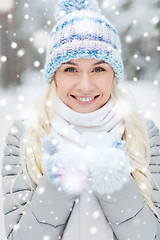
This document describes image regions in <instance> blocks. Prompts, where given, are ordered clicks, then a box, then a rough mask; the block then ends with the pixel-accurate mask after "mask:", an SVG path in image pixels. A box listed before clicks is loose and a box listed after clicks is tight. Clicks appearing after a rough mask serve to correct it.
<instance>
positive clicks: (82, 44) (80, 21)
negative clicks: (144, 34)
mask: <svg viewBox="0 0 160 240" xmlns="http://www.w3.org/2000/svg"><path fill="white" fill-rule="evenodd" d="M96 9H97V10H96ZM56 11H57V13H56V18H57V19H58V22H57V24H56V26H55V27H54V28H53V29H52V31H51V34H50V37H49V41H48V46H47V54H46V64H45V69H44V77H45V79H46V81H47V82H51V80H52V78H53V76H54V73H55V71H56V70H57V69H58V68H59V67H60V66H61V65H62V64H63V63H66V62H68V61H69V60H71V59H79V58H82V57H83V58H87V59H90V58H95V59H101V60H104V61H105V62H107V63H108V64H109V65H110V66H111V67H112V68H113V70H114V72H115V77H116V79H117V80H118V81H119V80H122V79H123V78H124V66H123V62H122V59H121V43H120V39H119V36H118V33H117V31H116V29H115V28H114V26H113V25H112V24H111V23H110V22H109V20H108V19H106V18H105V17H104V16H102V15H101V14H100V10H99V8H98V5H97V3H96V2H95V1H94V0H92V1H86V0H61V1H59V2H58V4H57V7H56Z"/></svg>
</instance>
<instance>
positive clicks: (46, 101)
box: [20, 80, 160, 219]
mask: <svg viewBox="0 0 160 240" xmlns="http://www.w3.org/2000/svg"><path fill="white" fill-rule="evenodd" d="M56 96H57V92H56V86H55V83H54V81H52V82H51V83H50V84H49V85H48V87H47V89H46V92H45V94H44V96H42V97H40V98H39V99H38V101H37V102H36V105H35V110H34V112H33V116H32V117H31V119H30V120H29V122H28V125H27V126H26V129H25V132H24V134H23V137H22V139H21V144H20V155H21V159H22V167H23V173H24V175H25V177H26V180H27V182H28V184H29V185H30V186H31V190H32V191H34V190H35V188H36V186H37V185H38V183H39V181H40V178H41V176H42V175H43V171H42V165H41V157H42V147H41V142H40V139H41V138H43V137H44V136H45V135H46V134H48V133H49V132H50V128H51V126H50V121H51V119H52V118H53V116H54V104H55V98H56ZM111 97H112V98H113V99H114V101H115V102H116V104H117V105H119V107H120V108H121V110H122V113H123V116H124V124H125V132H124V134H123V140H124V141H125V145H126V149H127V152H128V155H129V156H130V159H131V174H132V177H133V178H134V180H135V182H136V184H137V186H138V188H139V189H140V191H141V193H142V196H143V197H144V199H145V200H146V202H147V204H148V206H149V207H150V208H151V210H152V211H153V212H154V213H155V214H156V216H157V217H158V218H159V219H160V216H159V215H158V213H157V211H156V208H155V206H154V204H153V202H152V200H151V192H152V186H151V173H150V171H149V169H148V166H149V161H150V146H149V138H148V133H147V126H146V123H145V120H144V119H143V117H142V116H141V115H140V114H139V113H138V110H137V108H136V106H135V105H134V104H133V101H132V100H131V99H130V97H129V96H127V93H126V92H125V90H124V89H123V88H122V87H121V86H120V84H118V83H117V82H116V81H115V80H114V82H113V86H112V93H111Z"/></svg>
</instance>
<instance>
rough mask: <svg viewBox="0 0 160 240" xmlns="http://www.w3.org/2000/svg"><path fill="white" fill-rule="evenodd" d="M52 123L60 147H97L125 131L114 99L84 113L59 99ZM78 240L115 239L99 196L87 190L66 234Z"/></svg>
mask: <svg viewBox="0 0 160 240" xmlns="http://www.w3.org/2000/svg"><path fill="white" fill-rule="evenodd" d="M51 125H52V130H51V135H52V136H54V139H56V141H57V142H58V143H59V144H60V145H61V146H63V145H65V144H68V143H71V144H72V145H74V146H79V147H81V148H86V147H87V146H92V147H94V148H95V149H96V147H97V146H98V145H99V146H100V145H105V144H107V142H112V141H113V140H114V139H121V137H122V135H123V133H124V123H123V120H122V115H121V113H120V111H119V109H118V107H117V106H116V104H115V103H114V101H113V100H112V99H111V98H110V99H109V101H108V102H107V103H106V104H105V105H104V106H103V107H101V108H100V109H98V110H96V111H94V112H91V113H85V114H83V113H77V112H75V111H73V110H72V109H71V108H69V107H68V106H66V105H65V104H64V103H63V102H62V101H61V100H60V99H59V98H57V101H56V107H55V115H54V117H53V119H52V121H51ZM72 149H73V148H72ZM66 159H67V157H66ZM64 161H65V160H64ZM66 161H67V160H66ZM75 239H76V240H86V239H87V240H94V239H95V240H99V239H101V240H112V239H113V232H112V229H111V228H110V225H109V224H108V221H107V219H106V217H105V216H104V214H103V211H102V209H101V207H100V205H99V202H98V200H97V198H96V197H95V196H94V194H89V192H87V191H86V192H85V191H84V192H82V194H81V195H80V197H79V201H78V202H76V203H75V205H74V208H73V210H72V214H71V215H70V218H69V221H68V223H67V226H66V228H65V231H64V234H63V240H75Z"/></svg>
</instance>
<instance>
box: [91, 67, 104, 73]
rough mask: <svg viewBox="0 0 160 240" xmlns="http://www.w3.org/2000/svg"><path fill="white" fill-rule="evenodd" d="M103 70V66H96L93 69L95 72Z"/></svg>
mask: <svg viewBox="0 0 160 240" xmlns="http://www.w3.org/2000/svg"><path fill="white" fill-rule="evenodd" d="M102 71H105V69H104V68H102V67H96V68H95V69H94V70H93V72H102Z"/></svg>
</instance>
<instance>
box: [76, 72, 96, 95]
mask: <svg viewBox="0 0 160 240" xmlns="http://www.w3.org/2000/svg"><path fill="white" fill-rule="evenodd" d="M93 89H94V84H93V81H92V80H91V78H90V76H89V75H88V74H87V73H84V74H82V75H81V76H80V78H79V81H78V83H77V90H79V91H82V92H83V93H86V94H88V93H90V92H91V91H92V90H93Z"/></svg>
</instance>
